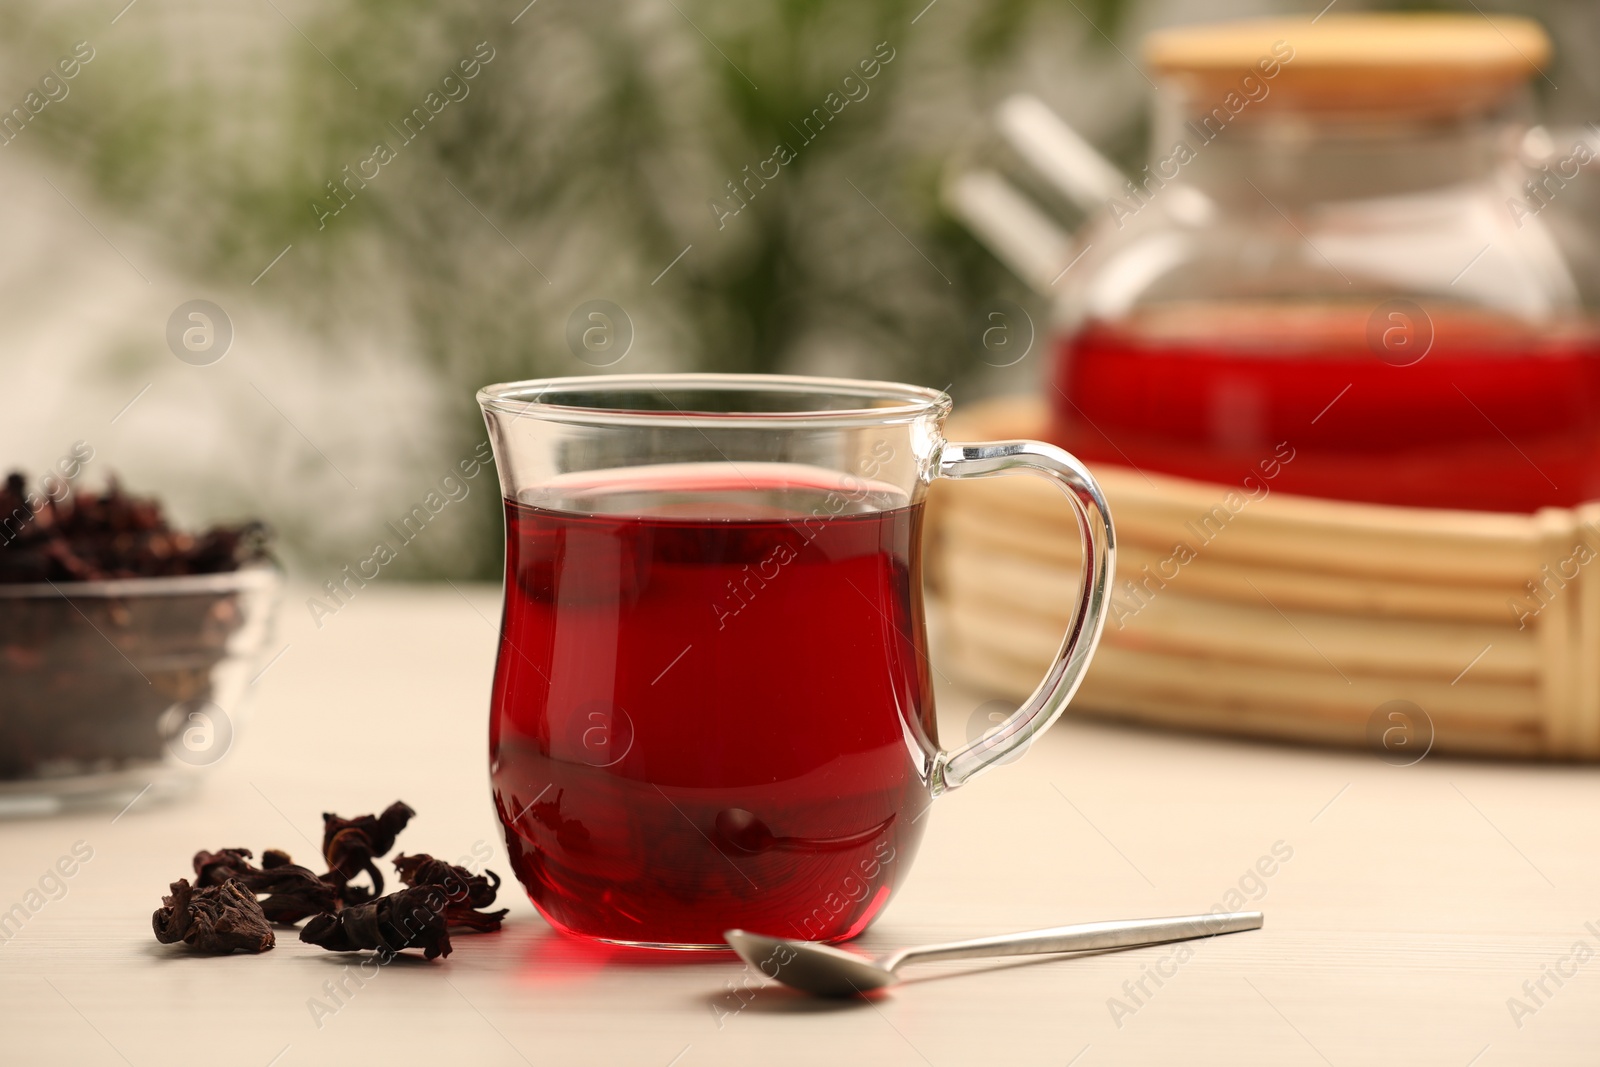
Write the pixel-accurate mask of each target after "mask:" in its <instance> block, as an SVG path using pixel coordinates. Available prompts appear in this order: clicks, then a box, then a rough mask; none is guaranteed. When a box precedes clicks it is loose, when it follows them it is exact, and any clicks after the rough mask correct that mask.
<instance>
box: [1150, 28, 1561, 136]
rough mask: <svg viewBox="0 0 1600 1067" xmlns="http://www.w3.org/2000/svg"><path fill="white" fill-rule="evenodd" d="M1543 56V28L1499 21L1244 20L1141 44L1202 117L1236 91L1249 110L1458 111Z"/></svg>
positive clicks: (1526, 74) (1526, 73)
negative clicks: (1202, 111) (1204, 112)
mask: <svg viewBox="0 0 1600 1067" xmlns="http://www.w3.org/2000/svg"><path fill="white" fill-rule="evenodd" d="M1549 59H1550V38H1549V36H1548V35H1547V34H1546V33H1545V31H1544V29H1543V27H1541V26H1540V25H1539V24H1538V23H1537V22H1535V21H1533V20H1532V19H1526V18H1519V17H1515V16H1507V15H1492V16H1482V15H1464V14H1432V13H1413V14H1362V15H1337V14H1328V15H1324V16H1322V17H1320V18H1318V19H1317V20H1315V21H1311V20H1308V19H1303V18H1302V19H1283V18H1277V19H1251V20H1246V21H1239V22H1220V23H1212V24H1207V25H1198V26H1181V27H1174V28H1171V29H1166V30H1158V31H1157V32H1155V33H1152V34H1150V35H1149V36H1148V37H1146V38H1145V42H1144V60H1145V63H1146V65H1148V66H1149V67H1150V69H1151V70H1152V71H1154V72H1155V73H1157V74H1159V75H1162V76H1165V77H1166V78H1168V79H1169V80H1171V81H1173V82H1176V83H1177V84H1178V85H1179V86H1180V87H1182V88H1183V89H1184V90H1185V91H1186V92H1187V93H1188V94H1189V95H1190V96H1191V101H1192V103H1193V104H1195V105H1197V106H1198V107H1199V109H1200V110H1205V108H1206V107H1207V106H1209V102H1212V101H1214V102H1215V103H1216V104H1217V105H1219V106H1221V105H1222V104H1223V102H1224V100H1225V98H1226V97H1227V96H1228V94H1229V93H1235V94H1237V95H1238V96H1240V97H1250V98H1251V99H1250V104H1249V106H1250V107H1251V108H1255V109H1258V110H1264V109H1280V108H1296V109H1302V110H1319V111H1350V112H1382V113H1405V114H1438V115H1448V114H1464V113H1469V112H1473V111H1481V110H1484V109H1486V108H1489V107H1492V106H1494V105H1495V104H1496V103H1499V102H1500V101H1502V100H1503V99H1504V98H1505V97H1506V96H1507V95H1508V94H1509V93H1511V92H1512V91H1513V90H1515V89H1516V88H1518V87H1519V86H1521V85H1523V84H1524V83H1525V82H1526V81H1527V80H1528V79H1529V78H1531V77H1533V76H1535V75H1540V74H1542V73H1543V70H1544V66H1545V64H1546V63H1547V62H1548V61H1549ZM1247 76H1248V77H1250V78H1251V79H1252V80H1251V81H1250V82H1248V83H1246V82H1245V79H1246V77H1247ZM1263 89H1265V95H1262V92H1263Z"/></svg>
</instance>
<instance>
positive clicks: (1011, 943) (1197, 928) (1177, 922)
mask: <svg viewBox="0 0 1600 1067" xmlns="http://www.w3.org/2000/svg"><path fill="white" fill-rule="evenodd" d="M1261 923H1262V917H1261V913H1260V912H1259V911H1236V912H1226V913H1211V914H1207V915H1183V916H1178V917H1176V918H1171V919H1132V920H1125V921H1121V922H1098V923H1078V924H1077V925H1075V926H1057V927H1054V928H1052V929H1049V930H1027V931H1024V932H1023V933H1019V934H1000V935H998V936H996V937H979V938H974V939H973V940H971V941H954V942H951V943H949V944H945V945H927V946H924V947H922V948H911V949H904V950H902V951H900V952H896V953H895V954H894V955H892V956H890V957H888V958H887V959H885V960H884V961H883V966H884V967H885V968H887V969H888V970H891V971H893V970H895V969H896V968H898V967H900V966H901V965H902V964H906V963H924V962H928V961H931V960H963V959H972V958H974V957H979V956H1029V955H1034V954H1036V953H1045V952H1084V951H1091V950H1095V949H1113V948H1137V947H1139V946H1141V945H1159V944H1162V943H1163V942H1168V941H1188V940H1190V939H1192V938H1198V937H1212V936H1215V935H1217V934H1234V933H1238V932H1240V931H1242V930H1259V929H1260V928H1261Z"/></svg>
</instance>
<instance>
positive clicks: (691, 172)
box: [0, 0, 1600, 582]
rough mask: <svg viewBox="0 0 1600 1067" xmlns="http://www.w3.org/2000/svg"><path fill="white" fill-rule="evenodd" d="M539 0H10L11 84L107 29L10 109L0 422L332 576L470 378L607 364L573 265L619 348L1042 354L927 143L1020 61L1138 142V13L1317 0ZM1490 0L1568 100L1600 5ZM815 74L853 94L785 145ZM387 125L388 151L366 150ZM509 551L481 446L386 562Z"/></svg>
mask: <svg viewBox="0 0 1600 1067" xmlns="http://www.w3.org/2000/svg"><path fill="white" fill-rule="evenodd" d="M525 2H526V0H507V2H502V0H494V2H489V0H460V2H456V3H448V4H445V3H423V2H418V0H333V2H325V3H320V4H312V3H296V2H291V0H238V2H237V3H195V2H192V0H135V3H134V4H132V5H129V6H127V7H124V6H123V4H124V3H125V0H110V2H108V3H101V2H96V3H92V4H91V3H83V2H79V0H67V2H57V3H44V2H13V3H9V4H7V5H6V6H5V7H4V8H3V9H0V106H4V107H7V108H9V107H11V106H13V104H17V103H20V102H22V101H23V99H24V97H25V95H26V94H27V93H28V92H29V91H30V89H32V88H33V87H35V86H36V85H37V84H38V81H39V78H40V76H41V75H43V74H45V73H46V72H48V71H49V70H50V69H51V66H52V64H54V63H55V62H56V60H57V59H58V58H59V57H60V56H63V55H66V54H68V53H69V52H70V51H71V49H72V46H73V44H74V42H78V41H87V42H89V44H90V46H91V47H92V49H93V51H94V58H93V59H92V60H91V61H90V62H89V63H87V64H85V65H84V66H83V69H82V70H81V72H80V73H79V75H78V76H77V77H76V78H74V79H73V80H72V81H71V83H70V93H69V94H68V95H66V96H65V97H63V98H62V99H59V100H52V101H51V102H50V104H49V106H48V107H46V108H44V109H43V110H42V111H41V112H40V113H39V114H37V115H36V116H34V117H33V118H32V120H31V121H30V122H28V123H27V125H26V128H24V129H22V130H21V132H20V133H19V134H17V135H16V136H15V138H14V140H12V141H11V142H10V143H7V144H5V145H4V146H3V147H0V182H3V183H4V185H5V188H6V190H7V195H6V196H5V197H4V198H3V199H4V200H5V204H4V206H0V227H4V228H5V230H6V232H7V233H8V234H9V235H10V240H9V241H8V245H9V248H8V249H7V250H6V252H5V255H4V261H3V262H0V331H4V332H3V334H0V336H4V337H5V338H6V346H5V349H4V354H3V355H0V360H3V361H4V362H3V365H4V366H5V368H6V369H5V373H6V380H7V381H8V383H9V385H10V388H9V389H8V390H6V394H7V395H6V396H4V397H3V398H0V404H3V405H4V409H3V411H4V419H3V420H0V422H3V428H0V446H3V447H4V448H5V449H6V458H7V459H8V461H10V462H11V463H12V464H13V465H21V466H25V467H30V468H32V469H35V470H37V469H40V468H42V467H44V466H45V465H47V464H48V463H50V462H52V461H53V459H54V458H55V457H56V456H57V455H60V454H61V453H63V452H64V451H66V450H67V448H68V447H69V446H70V443H71V442H72V441H73V440H77V439H85V440H88V441H90V442H91V443H92V444H93V445H94V446H95V447H96V452H97V457H96V460H95V463H94V465H93V468H92V471H91V478H94V477H103V476H104V475H105V474H106V473H108V472H109V471H112V470H116V471H119V472H122V473H123V474H124V475H125V477H126V480H127V481H128V482H129V483H130V485H131V486H132V487H133V488H134V489H136V490H143V491H153V492H159V493H161V494H162V495H163V496H166V497H168V498H169V499H171V500H172V502H173V504H174V507H175V509H176V510H177V512H178V513H179V515H180V516H181V517H182V518H185V519H187V520H189V521H205V520H209V519H213V518H223V517H230V516H239V515H244V514H258V515H261V516H262V517H265V518H266V519H268V520H269V521H271V522H272V523H274V525H276V526H277V527H278V529H279V530H280V533H281V536H282V543H283V551H284V554H285V557H286V558H287V559H288V561H289V562H290V564H291V568H292V569H293V570H295V571H296V572H297V576H298V577H301V578H304V579H309V580H312V581H316V582H320V580H321V579H322V578H323V577H326V576H328V575H329V574H331V572H332V571H333V570H337V568H338V566H339V565H340V564H341V563H342V562H345V561H347V560H348V559H350V558H352V557H353V556H354V555H355V554H357V553H361V552H364V551H365V550H367V549H369V548H370V546H371V544H372V542H373V540H374V539H375V538H376V537H377V536H379V534H380V528H381V526H382V524H383V522H384V521H385V520H386V519H389V518H393V517H396V516H398V515H400V514H403V513H405V512H406V511H407V510H409V508H410V507H411V506H412V504H414V503H415V502H417V501H418V500H420V499H421V498H422V496H423V495H424V494H425V493H427V492H428V491H429V490H430V489H431V488H433V487H434V486H435V485H436V484H437V482H438V480H439V478H440V477H442V476H443V475H444V474H446V473H448V472H449V471H450V470H451V469H452V468H453V467H454V466H455V464H456V462H457V460H458V459H460V458H462V457H465V456H469V455H471V454H472V452H473V450H474V448H475V446H476V445H477V444H478V443H479V442H480V441H482V440H483V427H482V423H481V421H480V419H479V416H478V412H477V408H476V405H475V403H474V402H473V398H472V395H473V392H474V390H475V389H476V388H477V387H478V386H480V385H483V384H485V383H488V382H491V381H497V380H504V379H511V378H522V377H533V376H541V375H556V374H573V373H588V372H591V371H592V370H593V367H592V366H591V365H590V364H589V363H586V362H585V361H584V360H582V359H580V358H578V356H577V355H575V354H574V350H573V349H572V348H571V347H570V346H569V344H568V341H567V331H568V321H569V318H571V317H572V315H573V312H574V309H576V308H578V307H579V305H582V304H584V303H585V302H587V301H592V300H607V301H610V302H612V303H614V304H615V305H617V306H618V307H620V308H621V309H623V311H624V312H625V314H626V316H627V319H628V320H629V322H631V326H632V331H633V342H632V346H631V348H630V349H629V350H628V352H627V355H626V356H625V357H624V358H622V359H621V360H620V361H618V362H616V363H615V364H613V365H611V366H610V367H608V368H607V369H608V370H611V371H647V370H690V369H705V370H756V371H791V372H801V373H834V374H844V375H852V376H863V377H877V378H890V379H900V380H907V381H913V382H918V383H922V384H928V385H935V386H947V385H948V386H949V387H951V389H952V391H953V392H954V393H955V395H956V397H957V399H958V401H960V400H962V399H970V398H973V397H978V396H982V395H986V394H990V393H995V392H1004V391H1015V390H1022V389H1027V388H1031V387H1032V386H1033V384H1034V382H1035V381H1036V380H1037V378H1038V376H1039V374H1040V373H1041V372H1042V370H1043V364H1044V363H1045V362H1046V360H1047V355H1046V353H1045V351H1044V349H1043V346H1042V344H1036V345H1035V348H1034V350H1033V351H1032V352H1031V353H1030V355H1029V357H1028V358H1027V359H1025V360H1023V361H1022V362H1021V363H1018V364H1017V365H1015V366H1011V367H1007V368H1004V369H999V368H995V367H991V366H989V365H988V364H986V363H985V362H984V360H983V355H984V352H983V350H982V348H981V347H980V346H979V345H978V344H976V343H975V338H976V336H977V335H978V333H979V332H980V329H979V328H977V327H978V324H979V323H981V322H982V316H983V313H984V310H985V308H986V307H990V306H993V304H994V302H995V301H997V300H1012V301H1016V302H1017V303H1019V304H1021V305H1023V306H1024V307H1025V308H1027V309H1028V310H1029V312H1030V314H1032V315H1033V316H1034V318H1035V320H1036V321H1037V322H1038V323H1039V324H1040V329H1041V330H1043V329H1044V328H1045V327H1046V325H1047V324H1048V322H1049V317H1050V312H1049V309H1048V308H1047V307H1045V306H1044V305H1043V303H1042V301H1040V300H1039V299H1038V298H1037V297H1034V296H1033V295H1031V294H1030V293H1028V292H1027V291H1026V290H1025V289H1024V288H1023V287H1022V285H1021V284H1020V283H1019V282H1017V281H1016V280H1015V279H1013V278H1012V277H1010V276H1009V275H1008V274H1007V273H1006V271H1005V270H1004V269H1003V268H1002V267H1001V266H1000V265H999V264H998V263H997V262H996V261H995V260H994V259H993V258H992V257H990V255H989V254H988V253H987V252H986V251H984V250H983V248H982V247H981V246H980V245H978V244H977V243H976V241H974V240H973V239H972V238H971V237H969V236H968V235H967V234H966V233H964V232H963V231H962V230H961V229H960V228H959V226H958V225H957V224H956V223H954V222H953V221H952V220H951V219H950V218H949V217H948V216H947V215H946V214H945V213H944V212H943V211H942V210H941V208H940V205H939V201H938V196H937V187H938V182H939V178H940V174H941V171H942V169H943V168H944V166H945V165H946V163H947V161H948V160H949V159H950V158H951V156H952V155H953V154H954V153H956V152H958V151H960V150H963V149H964V148H967V147H970V146H971V145H973V144H975V143H977V142H978V141H980V140H981V137H982V134H983V131H984V128H985V123H986V117H985V116H986V114H987V112H988V111H989V109H990V108H992V107H993V105H994V104H995V103H997V102H998V101H999V100H1000V99H1002V98H1003V97H1004V96H1006V95H1007V94H1009V93H1012V92H1015V91H1018V90H1025V91H1029V92H1033V93H1036V94H1037V95H1039V96H1041V97H1042V98H1044V99H1045V100H1046V101H1047V102H1049V103H1050V104H1051V105H1052V106H1054V107H1055V108H1056V109H1057V110H1058V111H1059V112H1060V113H1061V114H1062V115H1063V116H1064V117H1065V118H1066V119H1067V120H1068V121H1069V122H1071V123H1072V124H1074V125H1075V126H1076V127H1077V128H1078V129H1079V130H1080V131H1081V132H1082V133H1084V134H1085V135H1086V136H1087V137H1088V138H1089V139H1090V140H1092V141H1093V142H1095V143H1096V144H1097V145H1098V146H1099V147H1100V148H1101V149H1102V150H1103V151H1105V152H1106V153H1107V154H1108V155H1110V156H1111V157H1112V158H1114V159H1116V160H1117V161H1119V162H1120V163H1122V164H1124V165H1133V164H1134V161H1136V160H1140V159H1141V158H1142V153H1143V139H1144V136H1145V122H1146V107H1147V96H1148V93H1149V89H1150V87H1149V85H1148V84H1147V82H1146V81H1145V79H1144V78H1143V76H1142V75H1141V73H1140V72H1139V71H1138V69H1137V68H1136V66H1135V60H1136V57H1137V54H1138V41H1139V38H1140V37H1141V36H1142V35H1143V34H1144V33H1145V32H1147V31H1148V30H1150V29H1152V28H1155V27H1157V26H1162V25H1168V24H1174V23H1183V22H1198V21H1208V20H1211V19H1216V18H1227V17H1239V16H1247V15H1257V14H1265V13H1280V14H1295V15H1300V16H1303V17H1306V18H1308V19H1309V18H1310V17H1311V16H1312V15H1313V14H1315V13H1316V12H1317V10H1319V9H1320V8H1321V7H1322V4H1321V3H1316V4H1311V5H1274V4H1244V3H1200V4H1195V3H1183V4H1179V3H1175V2H1174V3H1165V4H1163V3H1145V2H1119V0H1061V2H1048V0H994V2H988V3H980V2H971V0H934V2H933V3H928V2H927V0H911V2H909V3H902V2H899V0H887V2H883V0H880V2H871V3H868V2H861V0H856V2H841V0H778V2H769V3H730V2H727V0H598V2H595V0H590V2H584V3H576V2H573V0H536V2H534V3H532V4H529V5H527V6H524V3H525ZM1394 6H1397V5H1365V7H1366V8H1369V9H1370V8H1372V7H1394ZM1407 6H1413V7H1414V6H1416V5H1407ZM1434 6H1437V7H1444V8H1459V9H1461V10H1465V11H1473V10H1476V9H1477V5H1476V4H1473V3H1471V2H1470V0H1469V2H1467V3H1463V4H1443V5H1434ZM1362 8H1363V5H1357V4H1351V3H1346V2H1345V0H1339V6H1338V8H1337V9H1336V10H1339V11H1341V12H1344V11H1354V10H1360V9H1362ZM1499 10H1509V11H1515V12H1518V13H1524V14H1532V15H1534V16H1536V17H1539V18H1541V19H1542V20H1544V21H1545V23H1546V25H1547V26H1549V27H1550V29H1551V30H1552V34H1553V36H1554V38H1555V40H1556V42H1557V56H1558V60H1557V63H1556V65H1555V66H1554V67H1553V68H1552V70H1551V71H1550V75H1551V77H1550V81H1551V83H1553V84H1546V85H1540V86H1538V90H1539V92H1540V93H1541V95H1542V98H1543V99H1542V106H1544V107H1545V109H1546V111H1547V113H1548V114H1549V115H1550V116H1551V117H1552V118H1554V119H1557V120H1560V121H1566V122H1582V121H1590V120H1592V119H1593V117H1594V115H1593V112H1594V110H1595V108H1594V104H1595V102H1596V100H1597V99H1600V9H1597V6H1596V5H1594V4H1593V3H1589V2H1583V3H1576V2H1574V3H1565V4H1563V3H1555V2H1550V3H1538V4H1521V5H1516V6H1515V7H1509V8H1500V9H1499ZM885 56H889V57H890V58H888V59H887V61H884V62H880V63H879V67H878V73H877V75H876V77H874V78H872V79H870V80H866V79H863V78H862V77H861V73H860V64H861V62H862V61H863V60H867V59H870V58H874V57H876V58H878V59H880V60H881V59H882V58H883V57H885ZM1130 57H1133V58H1130ZM463 60H466V61H469V69H470V62H471V61H473V60H477V61H478V67H477V69H476V73H475V76H473V77H471V78H463V77H462V76H461V75H462V69H461V67H460V64H461V62H462V61H463ZM452 73H453V74H454V75H455V77H456V80H455V81H453V82H447V81H445V77H446V75H450V74H452ZM851 75H854V76H855V78H856V79H857V81H856V82H855V83H853V84H851V83H847V82H846V78H847V77H848V76H851ZM1554 86H1559V89H1557V88H1555V87H1554ZM429 94H436V95H434V96H431V97H430V95H429ZM829 94H839V96H838V97H835V98H834V99H835V100H837V99H839V98H841V97H848V98H849V101H848V104H847V105H846V106H843V107H842V108H840V109H839V110H838V113H837V115H834V116H833V117H832V118H831V120H830V121H829V123H828V124H827V125H826V127H825V128H823V129H822V130H821V132H820V133H817V134H816V135H815V136H814V139H811V140H809V141H807V142H805V143H803V144H802V138H801V137H799V136H798V134H797V131H796V129H795V124H798V123H800V122H801V121H802V120H803V119H804V118H805V116H807V115H809V114H810V113H811V112H812V110H813V109H814V108H818V107H825V106H827V102H828V100H829ZM452 97H454V98H452ZM441 100H444V101H446V102H444V103H440V101H441ZM414 108H422V109H423V112H422V113H421V114H420V115H419V118H418V119H416V120H413V128H412V129H410V130H404V131H403V130H402V129H401V128H402V126H403V121H404V119H405V117H406V116H408V115H410V114H412V113H413V109H414ZM435 112H437V113H435ZM422 119H425V120H426V122H425V124H424V122H422V121H421V120H422ZM379 142H383V143H385V144H387V145H388V146H389V147H390V149H392V152H393V158H391V159H388V160H387V161H379V162H374V163H364V162H363V161H366V160H370V159H373V158H374V148H375V145H377V144H378V143H379ZM779 142H786V143H788V144H790V145H791V146H797V147H796V154H795V158H794V159H793V160H792V162H790V163H788V164H786V165H784V166H782V167H781V168H780V171H779V173H778V175H777V176H776V177H774V178H771V179H769V180H766V181H765V184H764V185H757V186H752V187H753V188H755V189H756V190H757V191H756V194H755V195H754V196H753V197H751V198H750V199H749V203H748V205H747V206H745V207H743V208H742V209H741V210H740V211H739V212H738V213H737V214H728V212H729V211H730V210H731V208H732V207H733V206H736V203H735V201H733V200H732V199H730V198H729V191H728V183H729V182H738V181H742V180H743V179H744V178H745V176H746V175H747V173H748V172H747V171H746V170H745V168H746V167H747V166H748V167H750V168H752V169H754V168H755V167H756V166H757V165H758V164H759V163H760V162H761V161H763V160H766V159H768V158H769V157H770V156H772V155H773V150H774V146H775V145H776V144H778V143H779ZM347 167H348V168H350V169H349V170H346V169H345V168H347ZM374 170H375V173H374ZM352 173H355V174H357V175H358V177H359V180H351V181H350V182H348V183H347V184H345V185H344V186H342V187H341V192H340V193H339V194H337V195H338V196H339V197H340V199H335V195H336V194H334V193H333V192H331V191H330V190H331V186H330V184H329V183H335V184H337V183H340V182H343V181H345V179H346V178H347V177H348V176H349V175H351V174H352ZM768 173H770V171H769V172H768ZM341 201H348V202H347V203H342V202H341ZM714 203H717V204H721V205H722V207H721V208H720V209H719V208H716V207H713V206H712V205H713V204H714ZM318 205H320V206H318ZM336 206H337V207H340V210H339V211H338V213H337V214H332V213H331V212H332V209H333V208H334V207H336ZM195 298H201V299H206V300H210V301H213V302H215V303H216V304H218V305H219V306H220V307H222V308H223V309H224V310H225V311H226V313H227V314H228V316H229V318H230V320H231V322H232V324H233V328H234V331H235V337H234V341H233V344H232V347H231V349H230V350H229V352H228V354H227V356H226V357H225V358H224V359H222V360H221V361H219V362H217V363H215V364H213V365H211V366H206V367H193V366H189V365H187V364H184V363H181V362H180V361H178V360H176V359H174V358H173V355H172V353H171V352H170V351H168V346H167V343H166V340H165V328H166V323H167V319H168V317H169V315H170V314H171V312H172V311H173V309H174V308H175V307H177V306H178V305H179V304H180V303H181V302H183V301H184V300H188V299H195ZM136 394H137V395H136ZM130 397H133V398H134V400H133V401H132V403H131V405H130V406H127V407H124V406H123V405H125V404H128V403H129V398H130ZM499 552H500V518H499V510H498V506H497V494H496V492H495V490H494V488H493V485H492V474H491V475H489V476H487V477H485V478H482V479H480V480H479V481H478V482H477V483H476V484H475V485H473V486H472V487H471V492H470V494H469V496H468V497H467V498H466V500H464V501H462V502H460V503H459V504H452V510H451V511H450V512H449V513H448V514H445V515H442V516H441V520H440V521H439V522H437V523H435V524H434V526H432V527H430V532H429V535H428V537H426V538H419V539H418V541H417V543H416V545H415V547H414V548H409V549H408V551H407V553H406V554H405V555H404V556H403V558H402V559H401V560H399V561H397V564H396V566H395V568H394V570H393V571H392V572H391V571H388V570H386V571H385V573H386V574H388V573H396V574H399V573H404V574H407V575H409V576H412V577H434V576H450V577H455V576H461V577H494V576H497V574H498V567H499Z"/></svg>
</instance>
